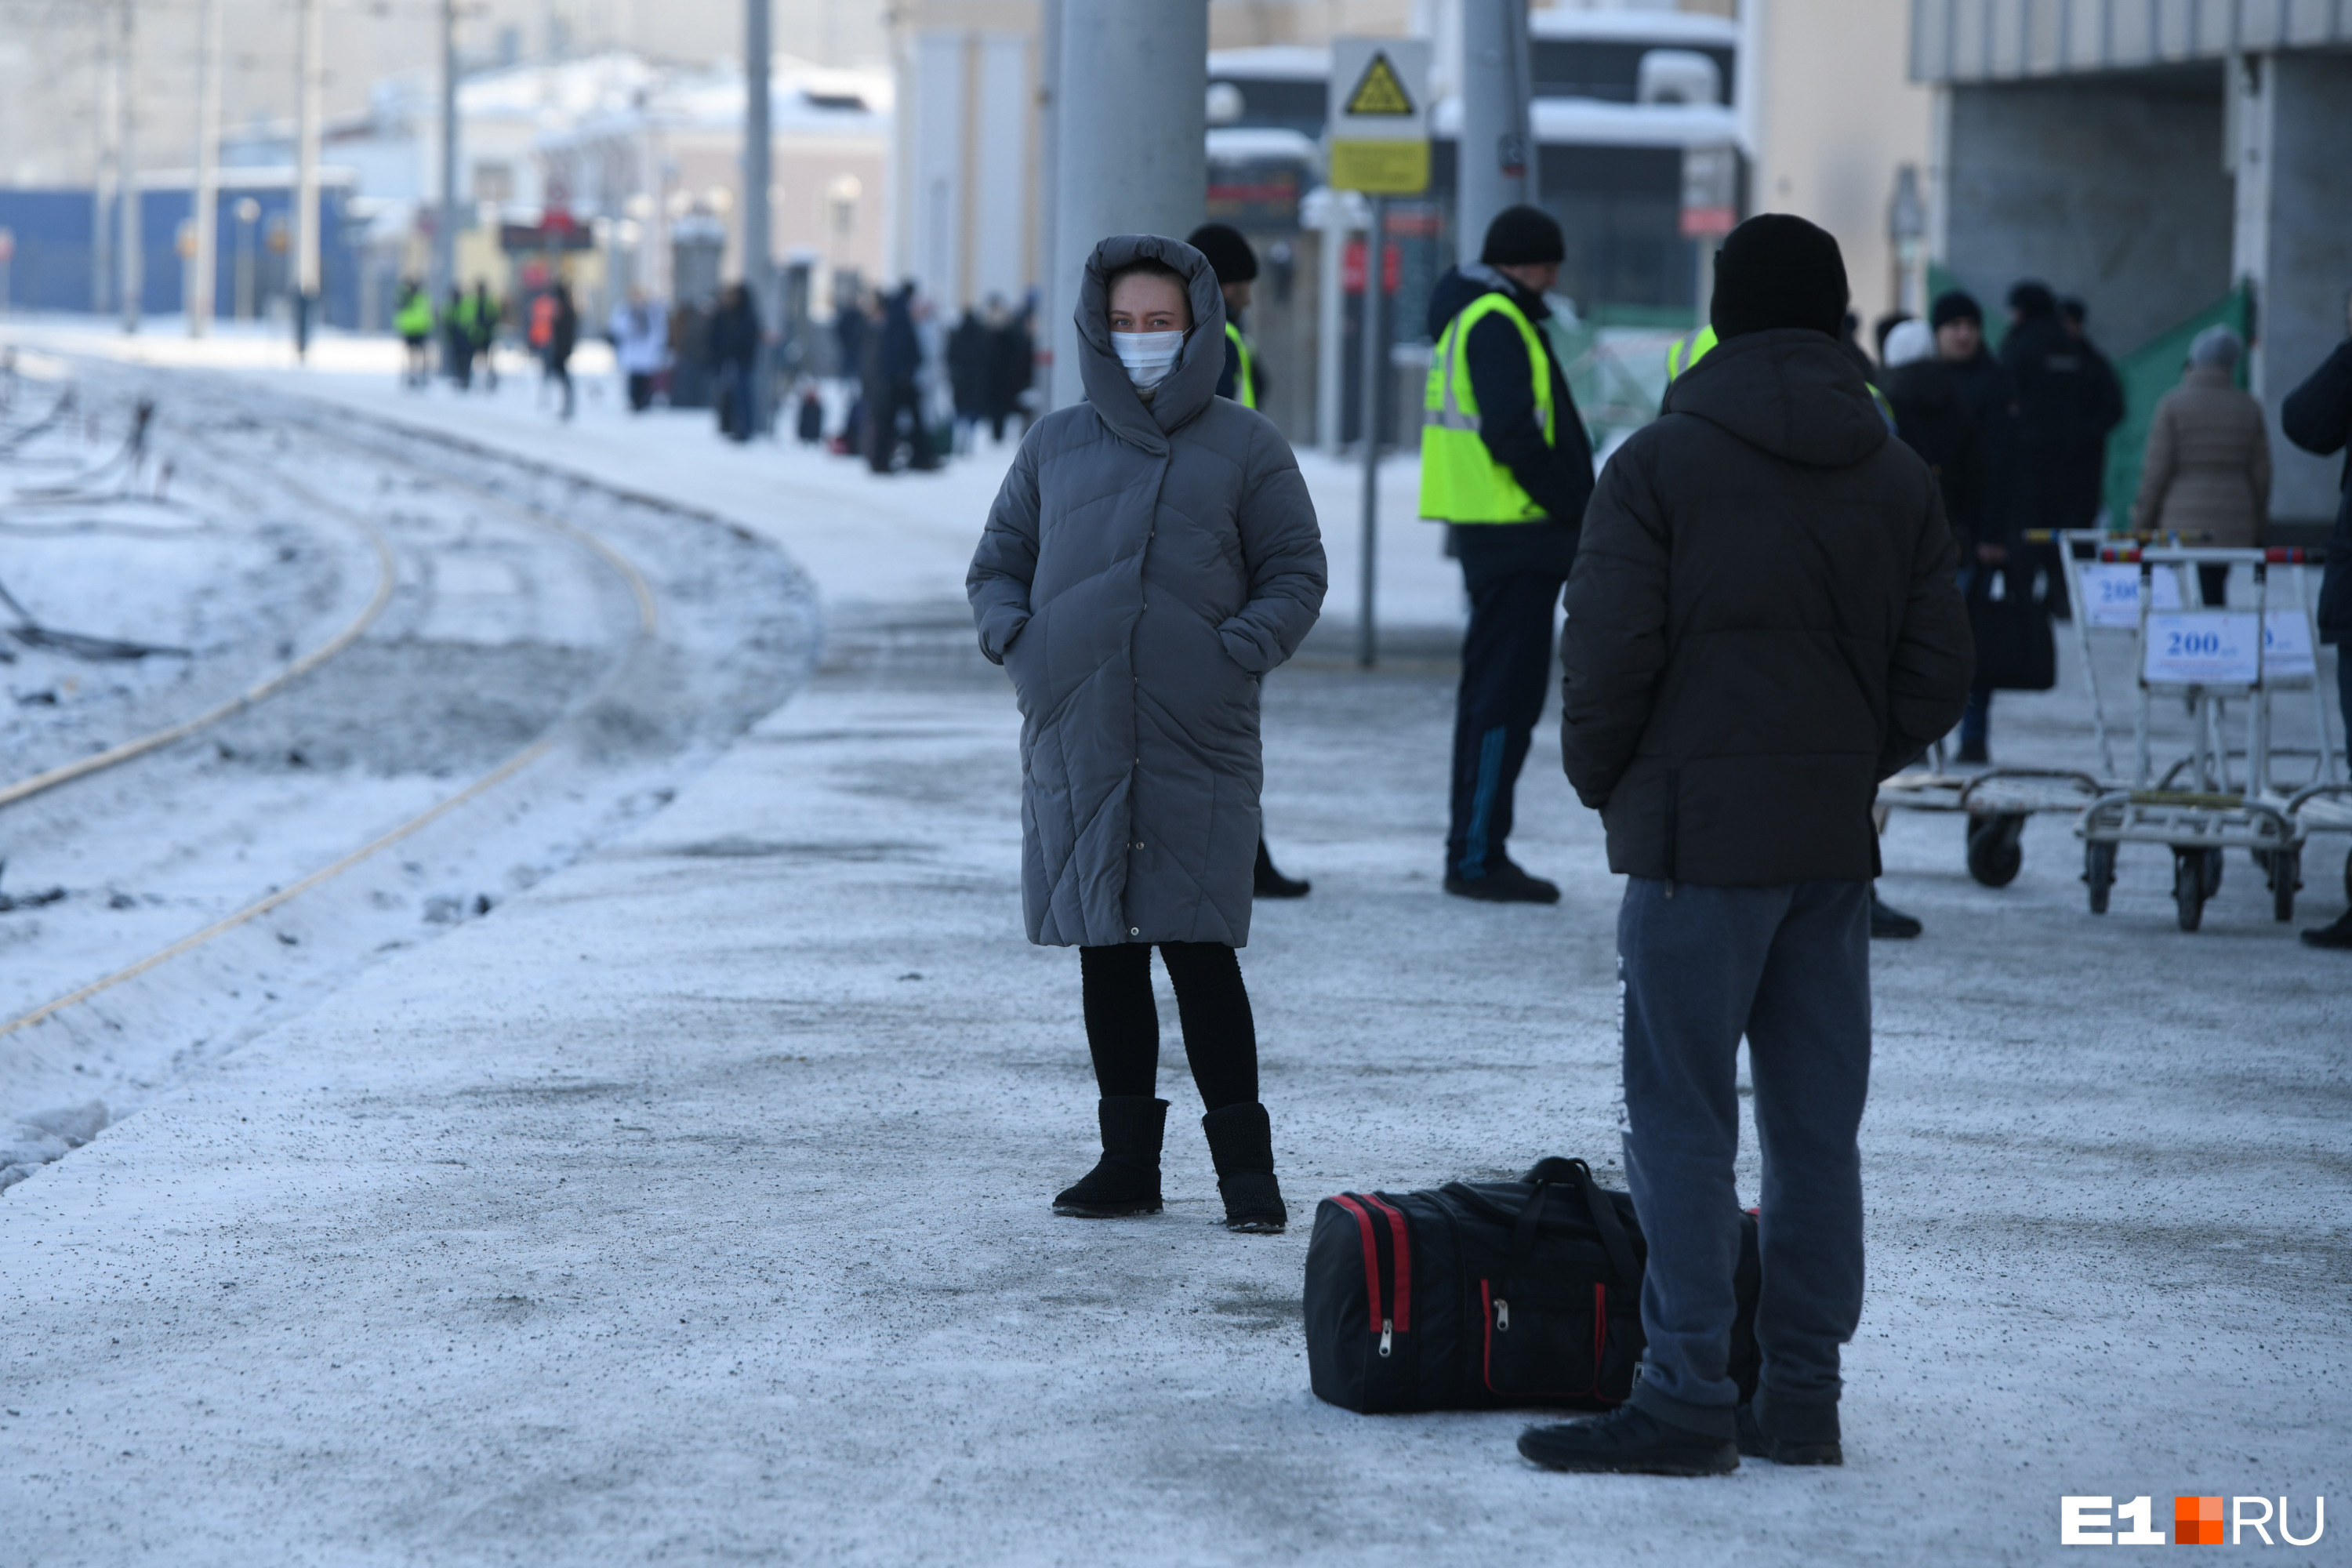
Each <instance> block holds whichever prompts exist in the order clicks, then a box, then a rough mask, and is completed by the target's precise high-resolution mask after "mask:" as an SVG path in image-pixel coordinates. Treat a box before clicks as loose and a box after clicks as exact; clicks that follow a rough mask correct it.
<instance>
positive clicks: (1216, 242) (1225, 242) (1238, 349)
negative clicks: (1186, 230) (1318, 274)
mask: <svg viewBox="0 0 2352 1568" xmlns="http://www.w3.org/2000/svg"><path fill="white" fill-rule="evenodd" d="M1184 243H1185V244H1187V245H1189V246H1191V247H1192V248H1193V249H1195V250H1197V251H1199V252H1200V253H1201V254H1202V256H1204V257H1206V258H1208V260H1209V270H1211V271H1212V272H1214V273H1215V274H1216V275H1217V292H1218V293H1220V294H1223V296H1224V297H1225V368H1224V371H1223V374H1220V375H1219V376H1218V377H1217V395H1218V396H1219V397H1230V398H1232V399H1233V400H1234V402H1235V403H1238V404H1240V405H1242V406H1243V407H1244V408H1257V407H1259V406H1260V404H1259V401H1258V400H1259V398H1260V397H1261V396H1262V395H1264V392H1265V379H1264V377H1265V370H1264V368H1263V367H1262V366H1261V365H1260V363H1259V362H1258V357H1257V351H1256V350H1255V349H1253V348H1252V347H1251V346H1250V341H1249V340H1248V339H1247V338H1245V337H1244V336H1242V312H1243V311H1244V310H1248V309H1249V308H1250V297H1251V295H1252V294H1253V293H1255V289H1256V286H1257V252H1256V251H1255V250H1252V249H1251V248H1250V242H1249V240H1248V238H1247V237H1245V236H1244V235H1243V233H1242V231H1241V230H1239V229H1237V228H1235V227H1234V226H1233V225H1231V224H1224V223H1204V224H1202V226H1200V227H1198V228H1196V229H1194V230H1193V231H1192V233H1191V234H1190V235H1188V236H1186V237H1185V240H1184ZM1312 887H1313V884H1312V883H1310V882H1308V881H1307V879H1306V878H1304V877H1286V876H1284V875H1283V874H1282V873H1281V872H1280V871H1278V870H1276V868H1275V864H1274V856H1273V855H1272V853H1271V852H1269V851H1268V850H1267V848H1266V847H1265V835H1264V834H1263V833H1261V834H1259V835H1258V840H1257V870H1256V872H1255V875H1254V877H1253V878H1252V881H1251V888H1252V891H1253V893H1254V895H1255V897H1257V898H1261V899H1303V898H1305V897H1306V896H1307V893H1308V891H1309V890H1310V889H1312Z"/></svg>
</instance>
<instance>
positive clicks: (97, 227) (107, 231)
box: [89, 12, 122, 315]
mask: <svg viewBox="0 0 2352 1568" xmlns="http://www.w3.org/2000/svg"><path fill="white" fill-rule="evenodd" d="M92 59H93V62H94V63H95V65H96V67H97V69H98V171H97V178H96V179H95V180H93V181H92V182H91V184H90V193H89V195H90V201H89V309H90V313H91V314H92V315H103V314H104V313H105V312H106V310H107V307H109V306H110V305H111V304H112V303H113V302H114V219H115V212H114V191H115V186H116V185H117V184H119V183H120V176H121V169H122V165H121V158H120V156H119V154H120V153H121V142H120V141H119V140H118V138H120V137H121V134H122V114H121V98H122V91H121V84H120V83H118V82H117V81H116V80H115V79H114V19H113V18H112V17H110V16H106V15H105V14H104V13H102V12H101V13H100V14H99V16H98V48H97V50H96V52H95V53H94V54H93V56H92Z"/></svg>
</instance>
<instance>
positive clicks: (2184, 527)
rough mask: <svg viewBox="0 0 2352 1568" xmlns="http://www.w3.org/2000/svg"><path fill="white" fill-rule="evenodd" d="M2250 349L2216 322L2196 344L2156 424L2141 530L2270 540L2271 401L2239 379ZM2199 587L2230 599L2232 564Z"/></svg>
mask: <svg viewBox="0 0 2352 1568" xmlns="http://www.w3.org/2000/svg"><path fill="white" fill-rule="evenodd" d="M2245 348H2246V345H2245V341H2244V340H2243V339H2242V338H2240V337H2239V336H2238V334H2237V333H2236V332H2235V331H2231V329H2230V328H2228V327H2220V326H2216V327H2208V328H2206V329H2205V330H2204V331H2201V332H2200V333H2198V334H2197V336H2196V337H2195V339H2193V340H2192V341H2191V342H2190V343H2189V368H2188V369H2187V370H2186V371H2185V372H2184V373H2183V374H2182V375H2181V377H2180V384H2179V386H2176V387H2174V388H2173V389H2172V390H2171V391H2170V392H2168V393H2166V394H2165V395H2164V399H2163V401H2162V402H2160V403H2158V405H2156V416H2155V418H2153V419H2152V420H2150V421H2149V422H2148V426H2147V457H2146V458H2145V459H2143V460H2142V462H2141V464H2140V470H2139V500H2137V502H2136V503H2135V504H2134V505H2133V507H2132V524H2133V526H2134V527H2136V528H2137V529H2138V530H2139V531H2141V532H2143V533H2167V534H2178V535H2179V538H2180V541H2181V542H2182V543H2184V544H2212V545H2219V546H2221V548H2223V549H2227V550H2245V549H2250V548H2252V546H2254V545H2257V544H2260V543H2262V542H2263V534H2264V533H2265V532H2266V531H2267V530H2268V526H2269V522H2270V503H2271V438H2270V432H2269V431H2268V430H2266V429H2264V428H2263V405H2261V404H2260V403H2259V402H2257V401H2256V400H2255V398H2254V395H2253V394H2252V393H2250V392H2248V391H2246V390H2245V389H2244V388H2242V387H2241V386H2240V385H2239V384H2238V382H2237V374H2238V360H2239V357H2240V356H2241V355H2242V354H2243V353H2245ZM2197 586H2198V593H2199V596H2200V598H2201V599H2202V600H2203V601H2204V602H2205V603H2206V604H2208V605H2222V604H2226V603H2228V602H2229V589H2230V568H2229V567H2228V566H2227V565H2226V564H2208V565H2200V566H2199V567H2198V568H2197Z"/></svg>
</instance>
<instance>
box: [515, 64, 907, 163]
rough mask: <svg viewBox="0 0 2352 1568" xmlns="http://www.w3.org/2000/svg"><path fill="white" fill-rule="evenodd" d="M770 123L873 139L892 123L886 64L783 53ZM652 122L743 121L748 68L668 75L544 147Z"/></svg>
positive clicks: (705, 126)
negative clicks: (880, 67) (827, 64)
mask: <svg viewBox="0 0 2352 1568" xmlns="http://www.w3.org/2000/svg"><path fill="white" fill-rule="evenodd" d="M769 69H770V72H771V75H770V77H769V90H768V105H769V107H768V117H769V124H770V125H771V126H772V129H773V131H774V132H775V134H777V135H779V136H842V137H854V138H858V139H872V138H875V137H881V136H887V135H888V134H889V130H890V111H891V105H892V93H893V85H892V82H891V79H890V78H889V76H887V74H885V73H882V72H879V71H859V70H832V69H827V68H824V67H821V66H817V65H814V64H812V63H810V62H809V61H806V60H803V59H798V58H794V57H793V56H791V55H778V56H776V57H775V58H774V60H773V62H772V64H771V66H770V67H769ZM646 121H651V122H653V123H655V124H658V125H662V126H666V127H669V128H673V129H683V130H700V131H712V132H732V131H733V130H735V129H736V128H737V127H738V126H740V125H741V124H742V122H743V72H742V68H741V67H740V66H739V65H737V64H735V63H734V62H732V61H727V62H723V63H721V64H719V65H717V66H714V67H711V68H709V69H707V70H699V71H695V72H692V73H684V72H681V73H677V74H675V75H670V76H667V77H666V78H664V79H660V80H658V81H657V83H656V85H655V86H654V87H652V88H651V89H649V90H647V91H645V92H642V93H640V94H638V95H636V96H635V97H634V98H633V99H631V100H625V101H623V102H620V103H617V104H613V105H610V106H607V107H606V108H604V110H602V111H601V112H598V113H595V114H593V115H588V116H583V117H582V118H581V119H580V120H578V121H574V122H573V123H572V124H570V125H565V126H561V127H555V128H552V129H551V132H549V133H548V134H545V135H542V136H541V139H540V141H541V145H542V146H558V145H562V144H563V143H565V142H574V141H586V140H593V139H597V138H601V137H607V136H614V135H625V134H628V133H631V132H633V131H634V130H635V128H636V127H637V126H639V125H640V124H643V123H645V122H646Z"/></svg>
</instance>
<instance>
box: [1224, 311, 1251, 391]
mask: <svg viewBox="0 0 2352 1568" xmlns="http://www.w3.org/2000/svg"><path fill="white" fill-rule="evenodd" d="M1225 342H1229V343H1231V344H1233V345H1234V353H1235V354H1237V355H1239V356H1240V363H1238V364H1236V365H1235V366H1234V402H1236V403H1238V404H1240V405H1242V406H1243V407H1244V408H1255V407H1256V406H1257V368H1256V367H1255V365H1253V364H1252V363H1250V346H1249V340H1248V339H1246V338H1244V337H1243V336H1242V330H1241V329H1240V328H1239V327H1236V326H1235V325H1234V324H1233V323H1232V322H1231V321H1227V322H1226V323H1225Z"/></svg>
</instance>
